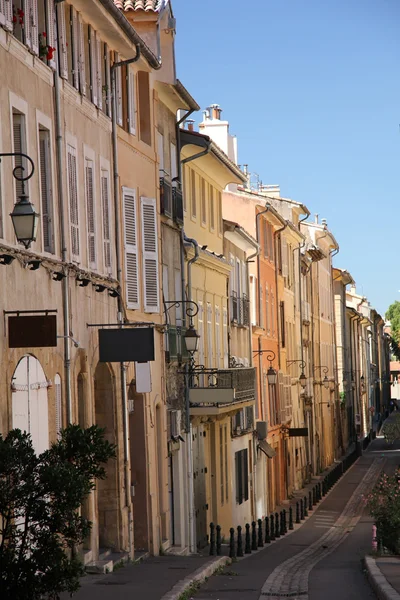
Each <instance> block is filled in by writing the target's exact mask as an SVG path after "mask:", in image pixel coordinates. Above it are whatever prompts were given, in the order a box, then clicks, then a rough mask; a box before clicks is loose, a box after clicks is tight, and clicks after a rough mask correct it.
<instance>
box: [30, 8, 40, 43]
mask: <svg viewBox="0 0 400 600" xmlns="http://www.w3.org/2000/svg"><path fill="white" fill-rule="evenodd" d="M30 20H31V47H32V52H34V53H35V54H39V31H38V30H39V12H38V0H30Z"/></svg>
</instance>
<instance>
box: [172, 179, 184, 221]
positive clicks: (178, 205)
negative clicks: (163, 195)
mask: <svg viewBox="0 0 400 600" xmlns="http://www.w3.org/2000/svg"><path fill="white" fill-rule="evenodd" d="M172 204H173V213H174V214H173V217H174V221H175V222H176V223H178V225H183V196H182V190H181V189H180V187H178V185H177V186H175V187H173V188H172Z"/></svg>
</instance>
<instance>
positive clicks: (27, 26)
mask: <svg viewBox="0 0 400 600" xmlns="http://www.w3.org/2000/svg"><path fill="white" fill-rule="evenodd" d="M22 7H23V11H24V25H23V33H24V42H25V45H26V46H28V48H32V15H31V0H23V2H22ZM17 18H18V17H17Z"/></svg>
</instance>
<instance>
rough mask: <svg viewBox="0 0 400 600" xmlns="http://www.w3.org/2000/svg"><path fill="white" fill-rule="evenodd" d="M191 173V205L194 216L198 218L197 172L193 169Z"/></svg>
mask: <svg viewBox="0 0 400 600" xmlns="http://www.w3.org/2000/svg"><path fill="white" fill-rule="evenodd" d="M189 173H190V196H191V207H192V217H193V218H196V214H197V204H196V173H195V172H194V171H193V170H192V169H191V170H190V171H189Z"/></svg>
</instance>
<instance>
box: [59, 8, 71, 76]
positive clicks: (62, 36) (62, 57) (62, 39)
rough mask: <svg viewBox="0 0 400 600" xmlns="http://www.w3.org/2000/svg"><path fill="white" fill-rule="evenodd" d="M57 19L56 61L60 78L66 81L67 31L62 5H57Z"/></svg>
mask: <svg viewBox="0 0 400 600" xmlns="http://www.w3.org/2000/svg"><path fill="white" fill-rule="evenodd" d="M57 17H58V60H59V65H60V77H63V79H68V54H67V30H66V26H65V7H64V3H61V4H57Z"/></svg>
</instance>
